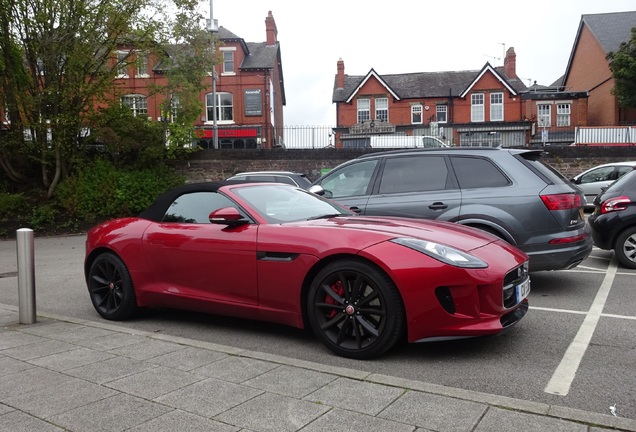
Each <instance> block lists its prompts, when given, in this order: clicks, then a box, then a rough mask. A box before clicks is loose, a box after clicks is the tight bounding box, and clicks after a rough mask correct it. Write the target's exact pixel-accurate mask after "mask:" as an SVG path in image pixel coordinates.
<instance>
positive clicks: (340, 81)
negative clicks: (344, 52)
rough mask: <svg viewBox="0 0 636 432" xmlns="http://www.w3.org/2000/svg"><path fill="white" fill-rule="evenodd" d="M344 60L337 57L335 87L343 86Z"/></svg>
mask: <svg viewBox="0 0 636 432" xmlns="http://www.w3.org/2000/svg"><path fill="white" fill-rule="evenodd" d="M344 77H345V75H344V61H342V58H340V59H338V77H337V79H336V88H339V89H342V88H344Z"/></svg>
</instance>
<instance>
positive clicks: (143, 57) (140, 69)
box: [135, 51, 150, 78]
mask: <svg viewBox="0 0 636 432" xmlns="http://www.w3.org/2000/svg"><path fill="white" fill-rule="evenodd" d="M136 56H137V60H136V61H135V65H136V66H137V69H136V76H137V77H139V78H148V77H150V75H149V74H148V53H145V52H143V51H137V52H136Z"/></svg>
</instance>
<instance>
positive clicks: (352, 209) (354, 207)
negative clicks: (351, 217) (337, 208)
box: [349, 206, 362, 213]
mask: <svg viewBox="0 0 636 432" xmlns="http://www.w3.org/2000/svg"><path fill="white" fill-rule="evenodd" d="M349 210H351V211H352V212H354V213H362V210H360V209H359V208H358V207H356V206H353V207H349Z"/></svg>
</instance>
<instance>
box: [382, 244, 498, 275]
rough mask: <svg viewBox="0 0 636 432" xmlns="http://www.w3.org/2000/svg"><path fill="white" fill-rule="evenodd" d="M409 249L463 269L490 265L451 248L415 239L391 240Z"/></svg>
mask: <svg viewBox="0 0 636 432" xmlns="http://www.w3.org/2000/svg"><path fill="white" fill-rule="evenodd" d="M391 241H392V242H393V243H397V244H399V245H402V246H406V247H407V248H410V249H413V250H416V251H418V252H421V253H423V254H426V255H428V256H430V257H431V258H435V259H436V260H438V261H441V262H443V263H446V264H450V265H452V266H455V267H463V268H486V267H488V264H486V263H485V262H484V261H482V260H480V259H479V258H477V257H475V256H472V255H470V254H467V253H466V252H462V251H460V250H457V249H455V248H452V247H450V246H446V245H443V244H439V243H434V242H430V241H427V240H420V239H414V238H394V239H393V240H391Z"/></svg>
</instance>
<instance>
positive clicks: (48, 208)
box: [29, 204, 58, 231]
mask: <svg viewBox="0 0 636 432" xmlns="http://www.w3.org/2000/svg"><path fill="white" fill-rule="evenodd" d="M57 217H58V211H57V209H56V208H55V207H54V206H53V205H51V204H42V205H40V206H39V207H34V208H33V210H32V212H31V217H30V218H29V227H30V228H31V229H33V230H36V231H37V230H41V229H44V228H46V227H48V226H50V225H51V224H54V223H55V220H56V219H57Z"/></svg>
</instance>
